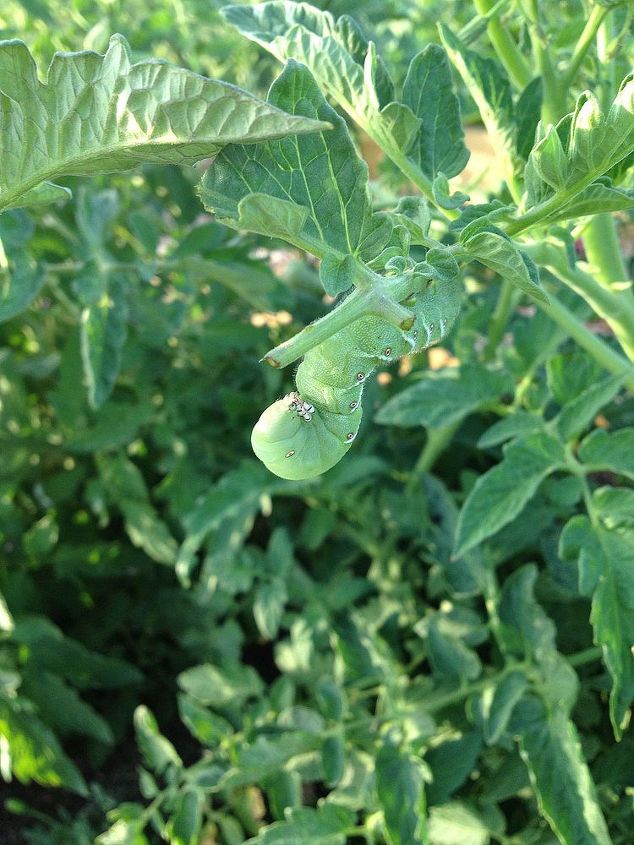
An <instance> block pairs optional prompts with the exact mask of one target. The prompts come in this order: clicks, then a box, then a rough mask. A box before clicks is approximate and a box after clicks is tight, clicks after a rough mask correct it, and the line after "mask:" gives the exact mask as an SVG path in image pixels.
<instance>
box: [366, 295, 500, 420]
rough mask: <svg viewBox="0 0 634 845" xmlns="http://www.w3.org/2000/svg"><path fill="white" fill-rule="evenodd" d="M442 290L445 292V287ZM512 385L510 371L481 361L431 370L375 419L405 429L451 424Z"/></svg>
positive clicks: (497, 397) (395, 398) (498, 396)
mask: <svg viewBox="0 0 634 845" xmlns="http://www.w3.org/2000/svg"><path fill="white" fill-rule="evenodd" d="M439 290H440V292H441V293H442V286H439ZM512 388H513V383H512V379H511V378H510V376H509V375H508V374H507V373H504V372H495V371H492V370H488V369H486V367H483V366H481V365H478V364H468V365H465V366H463V367H460V368H453V367H452V368H447V369H445V370H440V371H438V372H436V373H432V372H429V373H426V374H425V378H422V379H421V380H420V381H419V382H417V383H416V384H413V385H412V386H411V387H407V388H406V389H405V390H402V391H401V392H400V393H398V394H397V395H396V396H394V397H392V399H390V400H389V401H388V402H386V403H385V405H384V406H383V407H382V408H381V410H380V411H379V413H378V414H377V415H376V421H377V422H378V423H381V425H396V426H400V427H403V428H407V427H409V426H418V425H424V426H427V427H430V428H435V427H440V426H444V425H451V424H452V423H454V422H459V421H460V420H462V419H464V418H465V417H467V416H468V415H469V414H471V413H473V412H474V411H477V410H478V409H479V408H483V407H486V406H487V405H488V404H490V403H493V402H496V401H498V400H499V398H500V396H501V395H502V394H503V393H505V392H507V391H511V390H512Z"/></svg>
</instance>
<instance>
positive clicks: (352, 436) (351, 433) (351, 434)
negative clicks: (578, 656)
mask: <svg viewBox="0 0 634 845" xmlns="http://www.w3.org/2000/svg"><path fill="white" fill-rule="evenodd" d="M346 440H354V431H351V432H350V434H346Z"/></svg>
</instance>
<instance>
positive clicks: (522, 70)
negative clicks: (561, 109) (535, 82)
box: [474, 0, 534, 89]
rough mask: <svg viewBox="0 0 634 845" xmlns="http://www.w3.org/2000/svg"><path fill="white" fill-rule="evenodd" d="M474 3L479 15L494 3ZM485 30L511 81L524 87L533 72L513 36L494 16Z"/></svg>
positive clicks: (477, 0) (480, 0) (487, 0)
mask: <svg viewBox="0 0 634 845" xmlns="http://www.w3.org/2000/svg"><path fill="white" fill-rule="evenodd" d="M474 4H475V7H476V9H477V11H478V13H479V14H480V15H486V14H487V12H490V11H491V10H492V8H493V7H494V5H496V4H495V2H494V0H474ZM487 32H488V34H489V38H490V39H491V44H492V45H493V47H494V49H495V52H496V53H497V56H498V58H499V60H500V61H501V62H502V64H503V65H504V67H505V68H506V72H507V73H508V75H509V76H510V78H511V80H512V81H513V83H514V84H515V85H516V87H517V88H519V89H522V88H525V87H526V86H527V85H528V83H529V82H530V81H531V79H532V78H533V75H534V74H533V72H532V71H531V68H530V66H529V64H528V62H527V61H526V59H525V58H524V56H523V54H522V53H521V51H520V49H519V47H518V46H517V44H516V43H515V40H514V38H513V36H512V35H511V34H510V33H509V31H508V30H507V29H506V27H505V26H504V24H503V23H502V22H501V21H500V20H499V18H496V17H495V18H492V19H491V20H490V21H489V24H488V26H487Z"/></svg>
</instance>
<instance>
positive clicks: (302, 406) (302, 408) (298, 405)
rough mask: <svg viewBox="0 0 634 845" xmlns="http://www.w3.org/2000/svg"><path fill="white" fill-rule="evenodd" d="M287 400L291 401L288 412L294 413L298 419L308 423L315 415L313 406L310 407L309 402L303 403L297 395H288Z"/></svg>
mask: <svg viewBox="0 0 634 845" xmlns="http://www.w3.org/2000/svg"><path fill="white" fill-rule="evenodd" d="M288 398H289V399H291V403H290V405H289V406H288V410H289V411H295V413H296V414H297V416H298V417H301V418H302V419H303V420H306V422H310V421H311V420H312V418H313V414H314V413H315V407H314V405H311V404H310V402H304V401H303V400H302V398H301V396H300V395H299V394H298V393H289V395H288Z"/></svg>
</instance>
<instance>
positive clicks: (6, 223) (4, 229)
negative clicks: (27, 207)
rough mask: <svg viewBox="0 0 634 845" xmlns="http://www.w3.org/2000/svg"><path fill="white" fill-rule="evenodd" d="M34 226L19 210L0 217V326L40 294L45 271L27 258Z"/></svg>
mask: <svg viewBox="0 0 634 845" xmlns="http://www.w3.org/2000/svg"><path fill="white" fill-rule="evenodd" d="M33 231H34V226H33V223H32V222H31V220H30V219H29V217H28V216H27V214H26V213H25V212H24V211H22V210H20V209H16V210H15V211H10V212H8V213H6V214H2V215H0V323H3V322H5V320H10V319H11V318H12V317H15V316H16V314H19V313H20V311H23V310H24V309H25V308H26V307H27V306H28V305H29V304H30V303H31V302H32V301H33V299H35V297H36V296H37V294H38V293H39V292H40V290H41V288H42V285H43V284H44V278H45V277H44V272H43V270H42V268H40V267H37V266H36V264H35V262H34V261H32V260H30V259H29V257H28V250H27V249H26V244H27V243H28V241H29V239H30V238H31V236H32V235H33Z"/></svg>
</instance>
